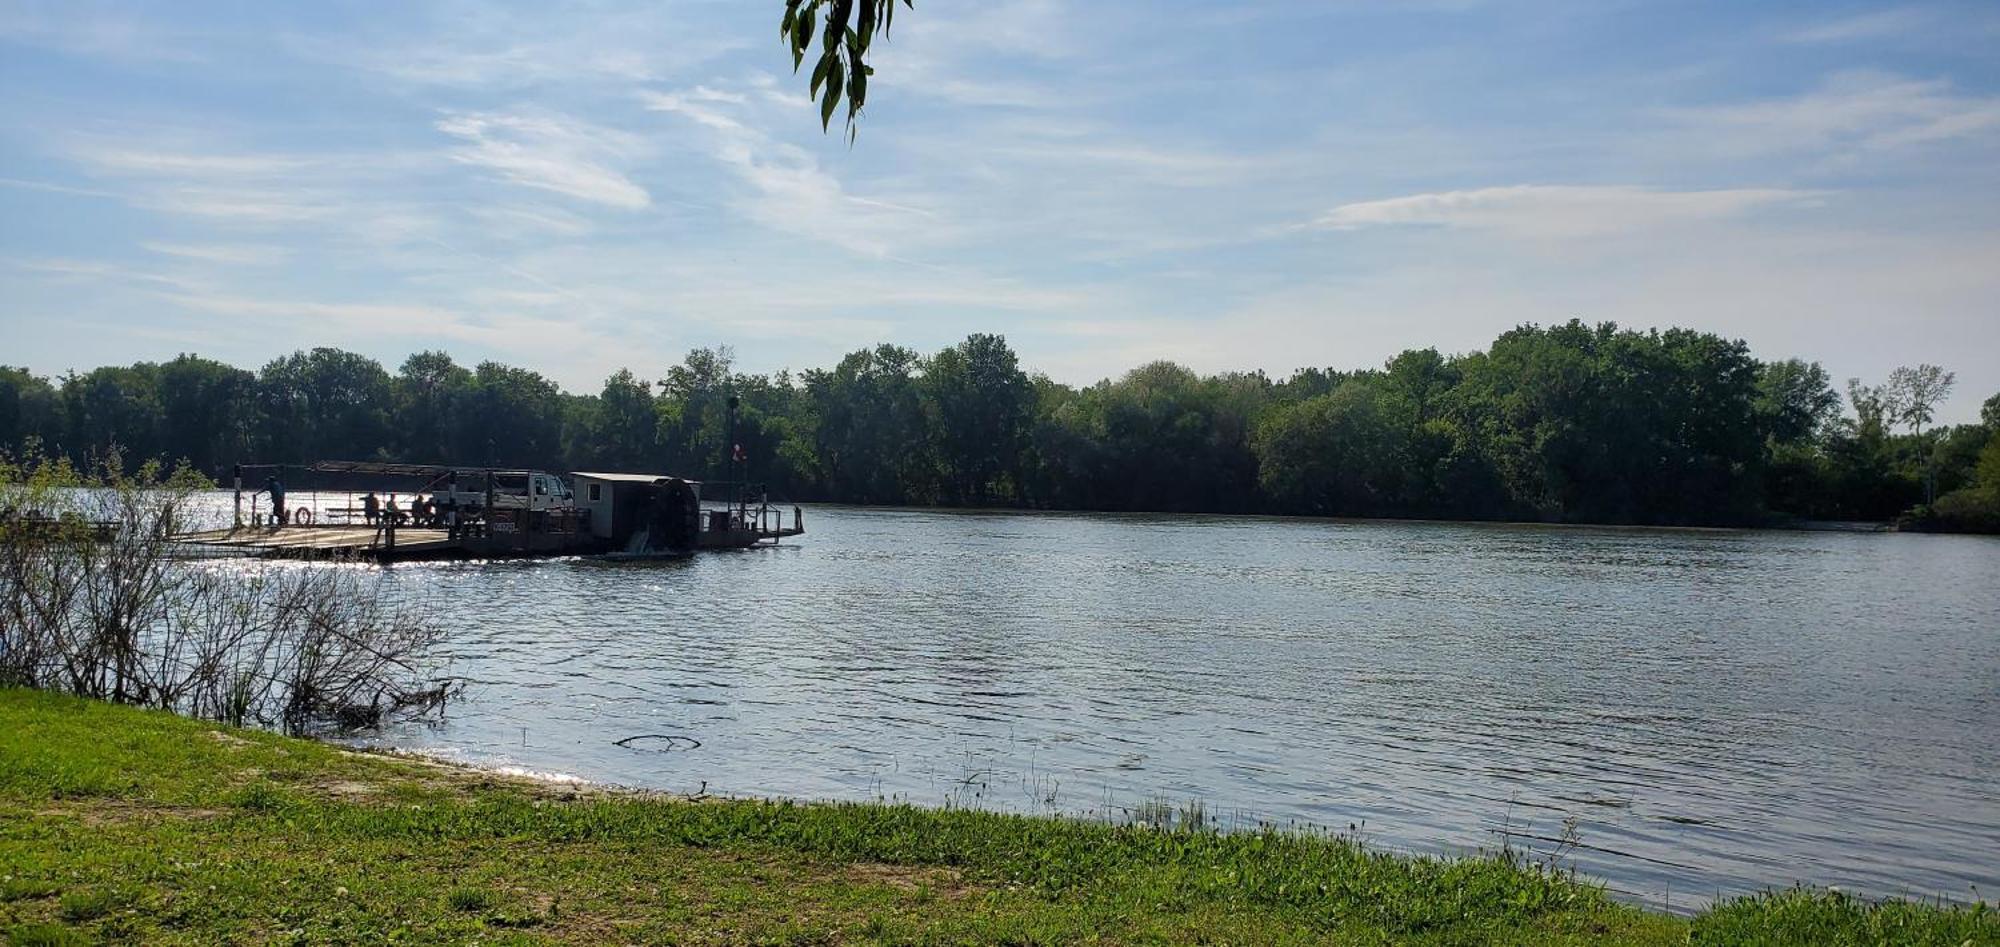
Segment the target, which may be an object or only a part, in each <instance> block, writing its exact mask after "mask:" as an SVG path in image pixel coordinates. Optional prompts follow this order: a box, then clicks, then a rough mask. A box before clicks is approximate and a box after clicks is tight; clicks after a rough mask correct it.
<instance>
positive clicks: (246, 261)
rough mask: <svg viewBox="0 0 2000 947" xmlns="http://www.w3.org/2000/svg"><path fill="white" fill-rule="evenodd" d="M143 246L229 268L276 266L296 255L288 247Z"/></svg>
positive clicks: (148, 244) (234, 245)
mask: <svg viewBox="0 0 2000 947" xmlns="http://www.w3.org/2000/svg"><path fill="white" fill-rule="evenodd" d="M140 246H142V247H145V248H146V249H148V250H151V251H153V252H154V253H160V254H165V255H167V256H172V257H179V258H181V259H186V260H198V261H200V262H203V263H220V264H223V265H226V266H275V265H277V264H279V263H283V262H285V261H286V260H289V259H291V256H292V252H291V251H290V250H287V249H285V248H284V247H274V246H268V245H262V244H216V243H154V242H146V243H141V244H140Z"/></svg>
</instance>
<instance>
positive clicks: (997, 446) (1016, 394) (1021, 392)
mask: <svg viewBox="0 0 2000 947" xmlns="http://www.w3.org/2000/svg"><path fill="white" fill-rule="evenodd" d="M922 391H923V393H924V396H925V398H926V401H927V404H928V405H929V408H930V419H931V429H932V437H931V440H932V442H933V443H934V444H936V445H937V451H936V453H937V460H938V465H939V468H940V474H941V480H942V483H943V484H944V486H945V489H946V498H947V499H949V500H951V501H953V502H957V503H968V502H970V503H985V502H988V501H990V500H992V499H994V498H995V497H996V496H1002V495H1015V494H1016V492H1017V489H1018V488H1017V486H1016V485H1017V484H1018V482H1019V468H1020V463H1021V452H1022V450H1023V449H1024V448H1025V446H1026V443H1027V432H1028V427H1029V422H1030V416H1029V410H1030V408H1031V406H1032V398H1033V394H1034V392H1033V389H1032V388H1031V387H1030V385H1029V383H1028V375H1027V373H1026V372H1023V371H1021V368H1020V364H1019V360H1018V359H1017V358H1016V357H1015V355H1014V350H1013V349H1010V348H1008V347H1007V340H1006V339H1005V338H1002V337H1001V336H997V335H973V336H970V337H968V338H967V339H966V340H965V341H964V342H961V343H959V344H957V345H955V346H952V347H951V348H948V349H945V350H944V351H942V352H939V353H938V354H937V355H935V356H933V357H932V358H931V360H930V362H929V363H928V364H927V365H926V366H925V369H924V374H923V384H922ZM1003 480H1004V483H1003Z"/></svg>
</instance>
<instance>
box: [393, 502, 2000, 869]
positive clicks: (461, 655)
mask: <svg viewBox="0 0 2000 947" xmlns="http://www.w3.org/2000/svg"><path fill="white" fill-rule="evenodd" d="M806 522H807V524H808V526H809V527H810V529H811V532H810V533H809V534H808V535H807V536H806V537H805V538H804V540H803V541H802V542H800V543H799V544H797V545H789V546H784V547H780V548H777V549H768V550H757V551H749V552H739V553H721V554H711V555H705V556H702V557H700V558H697V559H694V560H691V561H683V562H673V563H653V564H608V563H601V562H593V561H580V560H563V561H544V562H511V563H496V564H472V565H420V566H396V567H394V568H392V569H390V570H389V572H390V574H391V575H392V577H393V579H392V581H393V582H394V583H396V584H397V585H398V586H401V587H406V588H411V589H421V590H425V591H426V593H427V594H432V595H434V596H435V601H436V603H437V604H438V606H439V608H440V609H441V612H442V614H443V616H444V619H445V621H446V622H447V624H448V625H449V626H450V627H451V629H452V632H453V643H452V646H451V648H452V652H453V667H452V671H453V673H456V674H461V675H464V676H466V677H469V678H471V679H473V681H474V683H473V684H472V685H471V686H470V687H469V688H468V690H467V694H466V699H465V700H464V701H463V702H462V703H460V704H458V705H456V706H455V707H454V708H453V710H452V716H451V719H450V721H449V722H448V724H446V725H445V726H443V727H441V728H439V729H435V730H431V729H425V728H421V727H411V728H408V729H406V730H400V731H396V732H392V733H390V734H387V735H386V736H385V738H384V741H385V742H388V743H391V744H395V745H399V746H405V747H418V748H425V749H428V750H432V751H436V752H443V753H446V754H449V755H453V756H458V757H462V758H465V759H470V760H475V761H482V762H487V763H495V764H503V765H514V766H523V767H529V768H532V769H535V770H540V771H561V772H567V773H574V774H577V775H579V776H582V777H585V778H589V779H593V780H602V781H610V782H616V783H626V784H633V785H641V786H648V787H655V788H660V789H666V790H679V791H693V790H695V789H697V788H699V787H700V786H701V785H702V784H704V783H706V785H707V788H708V790H709V791H710V792H715V793H735V794H752V795H783V796H800V797H813V798H843V799H864V798H875V797H878V796H887V797H891V798H902V799H907V800H911V801H914V802H918V803H925V804H944V803H948V802H949V803H953V804H976V805H981V806H988V807H995V808H1004V809H1012V810H1020V811H1047V810H1050V809H1054V810H1058V811H1064V812H1073V813H1098V814H1102V813H1104V812H1105V811H1106V810H1115V809H1116V808H1117V807H1130V806H1134V805H1137V804H1140V803H1142V802H1144V801H1146V800H1148V799H1159V798H1164V799H1167V800H1170V801H1172V802H1175V803H1179V802H1182V801H1186V800H1200V801H1202V802H1204V803H1205V804H1206V806H1207V809H1208V812H1209V813H1210V815H1211V816H1212V817H1219V818H1220V821H1221V822H1222V823H1223V824H1224V825H1229V824H1232V822H1234V823H1236V824H1251V823H1254V822H1255V821H1257V820H1268V821H1274V822H1279V823H1284V822H1290V821H1298V822H1308V823H1313V824H1317V825H1322V826H1331V827H1338V828H1343V829H1344V828H1345V827H1347V826H1348V825H1355V826H1358V827H1360V829H1361V830H1362V832H1363V833H1364V834H1365V835H1366V837H1368V838H1369V839H1370V840H1372V841H1373V842H1375V843H1376V844H1378V845H1382V846H1386V847H1391V848H1396V849H1403V850H1414V851H1426V852H1434V851H1464V850H1466V849H1469V848H1475V847H1482V846H1484V847H1493V846H1497V845H1498V843H1499V836H1498V835H1497V834H1496V833H1498V832H1499V831H1501V830H1503V828H1511V830H1512V831H1515V832H1520V833H1523V834H1524V835H1525V836H1528V837H1530V841H1529V844H1532V845H1534V846H1536V847H1538V848H1546V847H1548V843H1546V842H1538V841H1533V840H1532V837H1534V836H1544V837H1549V838H1553V837H1555V836H1558V835H1560V834H1561V831H1562V823H1563V820H1564V818H1565V817H1567V816H1575V817H1576V818H1577V820H1578V825H1577V828H1578V831H1579V832H1580V833H1581V837H1582V842H1583V845H1584V847H1583V848H1582V849H1580V850H1579V851H1578V852H1577V853H1576V855H1575V860H1576V862H1577V864H1578V865H1579V866H1580V867H1581V868H1582V869H1583V870H1584V871H1586V872H1588V873H1590V874H1593V875H1595V876H1597V877H1599V878H1602V879H1605V880H1607V881H1608V882H1609V883H1610V884H1611V885H1612V887H1613V888H1614V889H1616V890H1618V891H1621V892H1624V893H1627V894H1630V895H1633V896H1636V897H1642V898H1644V899H1646V900H1648V901H1649V902H1651V903H1654V904H1658V903H1660V902H1661V901H1662V900H1663V899H1664V898H1665V897H1666V896H1667V895H1668V892H1671V893H1672V899H1673V901H1674V903H1675V905H1676V906H1687V905H1688V904H1690V903H1692V902H1694V901H1697V900H1700V899H1705V898H1706V897H1709V896H1712V895H1714V894H1716V893H1734V892H1742V891H1748V890H1755V889H1760V888H1764V887H1771V886H1786V885H1789V884H1791V883H1793V882H1794V881H1805V882H1809V883H1816V884H1836V885H1841V886H1845V887H1850V888H1855V889H1860V890H1863V891H1868V892H1874V893H1881V894H1905V893H1908V894H1918V895H1927V896H1929V895H1937V894H1940V893H1942V894H1945V895H1948V896H1952V897H1966V896H1968V895H1970V894H1971V893H1972V892H1971V890H1970V889H1971V888H1972V887H1973V886H1977V888H1978V889H1979V890H1980V891H1982V892H1984V893H1985V894H1986V896H1987V897H1989V898H1990V897H1992V895H1993V894H1994V893H1995V892H1996V891H2000V859H1996V858H1995V857H1994V854H1995V852H1996V851H2000V795H1996V790H1995V785H1994V782H1993V777H1994V775H1995V774H1996V773H2000V766H1996V764H2000V739H1996V736H1995V734H1996V733H2000V729H1996V726H1995V721H1996V719H2000V541H1995V540H1991V539H1980V538H1965V537H1933V536H1903V535H1849V534H1815V533H1770V532H1726V531H1653V530H1617V529H1564V528H1541V527H1520V526H1477V525H1448V524H1405V523H1330V522H1315V521H1300V520H1272V519H1244V518H1224V517H1134V516H1092V515H1037V514H978V513H936V512H915V511H880V510H875V511H862V510H849V509H839V508H812V509H809V510H808V511H807V517H806ZM639 735H645V736H648V739H642V740H633V741H628V743H627V744H626V745H619V744H618V743H616V742H615V741H619V740H621V739H625V738H628V737H633V736H639ZM697 744H698V745H697ZM1517 844H1519V842H1517Z"/></svg>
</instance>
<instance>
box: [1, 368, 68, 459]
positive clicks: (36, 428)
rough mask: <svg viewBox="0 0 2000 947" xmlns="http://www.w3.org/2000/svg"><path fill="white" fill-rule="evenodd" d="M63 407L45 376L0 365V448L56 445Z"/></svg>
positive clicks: (23, 450)
mask: <svg viewBox="0 0 2000 947" xmlns="http://www.w3.org/2000/svg"><path fill="white" fill-rule="evenodd" d="M62 411H63V409H62V399H61V396H60V395H59V394H57V392H56V387H55V386H54V385H52V384H50V383H49V380H48V379H46V378H42V377H41V376H39V375H35V374H33V373H32V372H29V371H28V370H27V369H25V368H10V367H6V366H0V451H17V452H21V453H27V452H28V451H27V448H29V447H38V448H40V449H43V450H56V449H58V448H59V445H60V444H61V442H62V437H63V429H62Z"/></svg>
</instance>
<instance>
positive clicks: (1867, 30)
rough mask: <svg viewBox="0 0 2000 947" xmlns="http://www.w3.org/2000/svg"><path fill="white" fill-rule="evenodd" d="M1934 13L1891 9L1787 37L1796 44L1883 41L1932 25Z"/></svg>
mask: <svg viewBox="0 0 2000 947" xmlns="http://www.w3.org/2000/svg"><path fill="white" fill-rule="evenodd" d="M1933 15H1934V14H1933V13H1932V11H1931V10H1929V9H1927V8H1924V7H1891V8H1889V9H1887V10H1874V11H1871V12H1868V13H1861V14H1856V15H1854V16H1847V17H1841V18H1840V19H1836V20H1828V21H1826V22H1823V23H1817V24H1814V25H1812V26H1808V27H1806V28H1804V29H1801V30H1798V31H1796V32H1793V33H1790V34H1787V35H1786V36H1785V39H1786V40H1787V41H1788V42H1793V43H1807V44H1832V43H1853V42H1857V41H1861V40H1870V39H1881V38H1883V37H1887V36H1898V35H1901V34H1905V33H1909V32H1911V31H1913V30H1916V29H1918V28H1920V27H1922V26H1925V25H1926V24H1928V23H1929V22H1930V21H1931V20H1932V18H1933Z"/></svg>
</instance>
